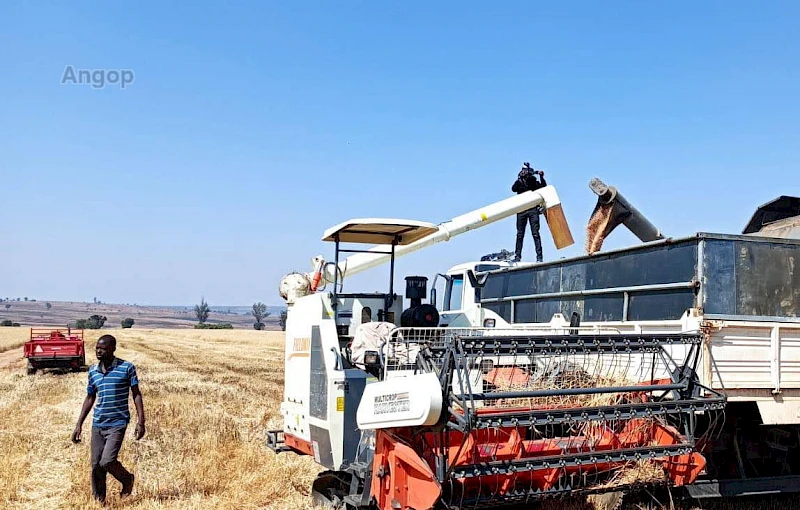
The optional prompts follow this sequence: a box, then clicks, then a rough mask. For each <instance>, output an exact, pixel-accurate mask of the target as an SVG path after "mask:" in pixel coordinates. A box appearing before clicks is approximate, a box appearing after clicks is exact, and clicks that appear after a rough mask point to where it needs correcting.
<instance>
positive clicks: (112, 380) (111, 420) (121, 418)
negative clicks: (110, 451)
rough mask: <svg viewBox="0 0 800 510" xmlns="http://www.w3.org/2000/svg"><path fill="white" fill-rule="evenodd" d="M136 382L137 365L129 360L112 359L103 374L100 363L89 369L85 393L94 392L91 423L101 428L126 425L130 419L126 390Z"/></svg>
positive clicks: (137, 381)
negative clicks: (95, 396) (94, 398)
mask: <svg viewBox="0 0 800 510" xmlns="http://www.w3.org/2000/svg"><path fill="white" fill-rule="evenodd" d="M138 384H139V379H138V378H137V377H136V367H134V366H133V363H131V362H130V361H125V360H122V359H119V358H114V361H113V362H112V363H111V366H110V367H109V368H107V371H106V373H105V374H103V372H102V371H100V364H99V363H98V364H96V365H92V367H91V368H90V369H89V384H88V386H87V387H86V392H87V393H88V394H89V395H97V400H96V402H95V406H94V418H93V420H92V426H93V427H98V428H101V429H109V428H114V427H126V426H127V425H128V422H129V421H130V420H131V412H130V410H129V409H128V390H129V389H130V388H131V387H133V386H136V385H138Z"/></svg>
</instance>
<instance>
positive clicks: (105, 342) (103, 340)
mask: <svg viewBox="0 0 800 510" xmlns="http://www.w3.org/2000/svg"><path fill="white" fill-rule="evenodd" d="M116 349H117V339H116V338H114V336H113V335H103V336H101V337H100V338H99V339H98V340H97V345H96V346H95V348H94V352H95V354H96V355H97V359H99V360H100V361H111V360H112V359H114V351H115V350H116Z"/></svg>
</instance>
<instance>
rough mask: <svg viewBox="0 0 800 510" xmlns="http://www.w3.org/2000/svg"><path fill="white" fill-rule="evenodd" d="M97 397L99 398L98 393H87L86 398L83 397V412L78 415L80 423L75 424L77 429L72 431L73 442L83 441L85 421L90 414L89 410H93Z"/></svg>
mask: <svg viewBox="0 0 800 510" xmlns="http://www.w3.org/2000/svg"><path fill="white" fill-rule="evenodd" d="M95 398H97V396H96V395H86V398H85V399H83V406H81V414H80V416H78V423H77V425H75V430H74V431H73V432H72V442H73V443H80V442H81V429H82V428H83V422H84V421H85V420H86V417H87V416H89V411H91V410H92V406H93V405H94V400H95Z"/></svg>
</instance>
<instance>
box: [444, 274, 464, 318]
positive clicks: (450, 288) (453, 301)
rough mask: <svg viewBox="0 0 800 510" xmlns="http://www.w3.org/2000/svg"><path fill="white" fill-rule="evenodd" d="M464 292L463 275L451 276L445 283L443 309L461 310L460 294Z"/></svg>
mask: <svg viewBox="0 0 800 510" xmlns="http://www.w3.org/2000/svg"><path fill="white" fill-rule="evenodd" d="M463 292H464V276H463V275H458V276H453V277H452V278H451V279H450V281H449V282H448V283H447V290H446V291H445V293H444V294H445V295H444V309H445V311H447V310H461V296H462V294H463Z"/></svg>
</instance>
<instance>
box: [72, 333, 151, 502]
mask: <svg viewBox="0 0 800 510" xmlns="http://www.w3.org/2000/svg"><path fill="white" fill-rule="evenodd" d="M116 348H117V339H116V338H114V337H113V336H112V335H103V336H101V337H100V339H99V340H98V341H97V346H96V347H95V353H96V354H97V359H98V363H97V364H96V365H92V367H91V368H89V383H88V385H87V387H86V399H85V400H84V401H83V407H81V413H80V416H79V417H78V424H77V425H76V426H75V431H74V432H73V433H72V442H73V443H79V442H80V441H81V427H82V426H83V422H84V420H85V419H86V416H87V415H88V414H89V411H90V410H91V409H92V406H93V405H94V404H95V401H97V405H96V406H95V408H94V418H93V419H92V447H91V450H92V493H93V494H94V497H95V499H97V500H98V501H100V502H102V503H104V502H105V499H106V473H111V476H113V477H114V478H116V479H117V481H119V482H120V483H121V484H122V490H121V491H120V496H127V495H129V494H130V493H131V492H133V481H134V478H135V477H134V475H133V473H131V472H129V471H128V470H127V469H125V467H124V466H123V465H122V464H121V463H120V462H119V461H118V460H117V455H118V454H119V450H120V447H121V446H122V440H123V439H124V438H125V430H126V429H127V427H128V422H130V419H131V414H130V411H129V409H128V390H130V393H131V394H132V395H133V403H134V405H135V406H136V414H137V415H138V418H139V421H138V424H137V425H136V434H135V438H136V440H137V441H138V440H139V439H141V438H142V437H144V433H145V427H144V404H143V403H142V393H141V391H139V378H138V377H137V375H136V367H135V366H134V365H133V363H131V362H130V361H125V360H123V359H120V358H117V357H115V356H114V351H115V350H116Z"/></svg>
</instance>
